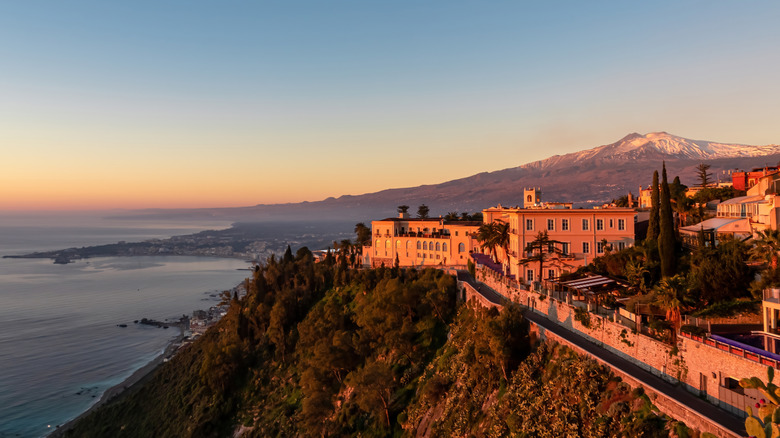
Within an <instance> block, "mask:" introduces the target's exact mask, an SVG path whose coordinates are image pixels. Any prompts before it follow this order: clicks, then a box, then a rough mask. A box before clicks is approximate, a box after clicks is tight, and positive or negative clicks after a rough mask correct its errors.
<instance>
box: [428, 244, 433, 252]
mask: <svg viewBox="0 0 780 438" xmlns="http://www.w3.org/2000/svg"><path fill="white" fill-rule="evenodd" d="M428 249H430V250H431V251H433V242H428Z"/></svg>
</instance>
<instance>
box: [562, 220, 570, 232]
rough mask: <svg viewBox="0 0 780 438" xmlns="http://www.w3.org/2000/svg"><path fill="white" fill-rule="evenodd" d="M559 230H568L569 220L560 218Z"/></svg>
mask: <svg viewBox="0 0 780 438" xmlns="http://www.w3.org/2000/svg"><path fill="white" fill-rule="evenodd" d="M561 231H569V220H568V219H561Z"/></svg>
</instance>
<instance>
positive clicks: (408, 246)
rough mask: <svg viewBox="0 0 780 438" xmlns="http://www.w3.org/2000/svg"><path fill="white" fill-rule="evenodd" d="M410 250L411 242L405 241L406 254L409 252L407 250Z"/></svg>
mask: <svg viewBox="0 0 780 438" xmlns="http://www.w3.org/2000/svg"><path fill="white" fill-rule="evenodd" d="M410 249H412V241H411V240H407V241H406V252H409V250H410Z"/></svg>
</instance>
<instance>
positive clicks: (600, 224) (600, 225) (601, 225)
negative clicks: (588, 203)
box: [596, 219, 604, 231]
mask: <svg viewBox="0 0 780 438" xmlns="http://www.w3.org/2000/svg"><path fill="white" fill-rule="evenodd" d="M603 230H604V219H596V231H603Z"/></svg>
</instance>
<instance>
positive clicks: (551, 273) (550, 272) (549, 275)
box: [547, 269, 555, 280]
mask: <svg viewBox="0 0 780 438" xmlns="http://www.w3.org/2000/svg"><path fill="white" fill-rule="evenodd" d="M553 278H555V269H548V270H547V279H548V280H550V279H553Z"/></svg>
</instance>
